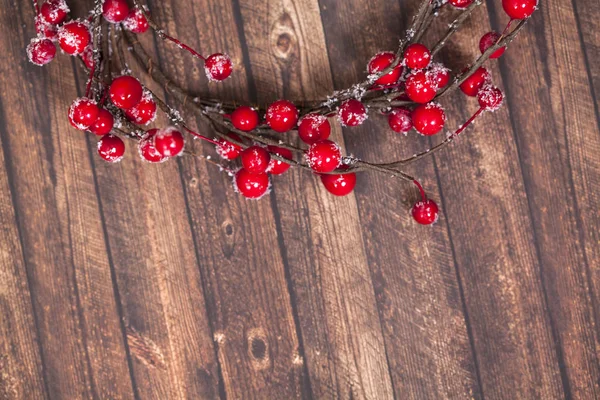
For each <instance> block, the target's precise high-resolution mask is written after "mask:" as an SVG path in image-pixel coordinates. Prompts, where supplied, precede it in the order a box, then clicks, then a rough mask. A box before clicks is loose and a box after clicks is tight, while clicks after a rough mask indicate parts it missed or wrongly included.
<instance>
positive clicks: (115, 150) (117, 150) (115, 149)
mask: <svg viewBox="0 0 600 400" xmlns="http://www.w3.org/2000/svg"><path fill="white" fill-rule="evenodd" d="M98 155H100V157H102V159H103V160H105V161H108V162H110V163H115V162H118V161H121V160H122V159H123V155H125V143H123V140H121V138H119V137H118V136H115V135H111V134H108V135H104V136H102V137H101V138H100V140H99V141H98Z"/></svg>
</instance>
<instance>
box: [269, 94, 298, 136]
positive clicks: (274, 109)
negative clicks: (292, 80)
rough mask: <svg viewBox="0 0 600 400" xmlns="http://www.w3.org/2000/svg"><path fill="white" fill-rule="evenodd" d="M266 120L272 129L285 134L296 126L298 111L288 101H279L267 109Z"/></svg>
mask: <svg viewBox="0 0 600 400" xmlns="http://www.w3.org/2000/svg"><path fill="white" fill-rule="evenodd" d="M266 119H267V124H268V125H269V126H270V127H271V129H273V130H274V131H275V132H279V133H284V132H287V131H289V130H290V129H292V128H293V127H294V126H296V123H297V122H298V109H297V108H296V106H295V105H294V104H293V103H291V102H289V101H287V100H277V101H276V102H274V103H272V104H271V105H270V106H269V108H267V115H266Z"/></svg>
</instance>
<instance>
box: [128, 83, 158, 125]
mask: <svg viewBox="0 0 600 400" xmlns="http://www.w3.org/2000/svg"><path fill="white" fill-rule="evenodd" d="M125 115H126V116H127V118H129V119H130V120H131V121H132V122H134V123H136V124H138V125H148V124H149V123H151V122H152V121H154V119H155V118H156V103H155V102H154V99H153V98H152V94H151V93H150V92H147V91H146V92H144V94H143V95H142V100H140V102H139V103H137V104H136V105H135V106H133V107H131V108H129V109H127V110H125Z"/></svg>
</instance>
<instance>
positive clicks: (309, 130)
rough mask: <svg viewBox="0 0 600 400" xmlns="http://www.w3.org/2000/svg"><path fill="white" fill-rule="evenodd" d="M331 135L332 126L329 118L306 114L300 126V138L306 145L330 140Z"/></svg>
mask: <svg viewBox="0 0 600 400" xmlns="http://www.w3.org/2000/svg"><path fill="white" fill-rule="evenodd" d="M330 134H331V124H330V123H329V120H328V119H327V117H326V116H324V115H321V114H316V113H311V114H306V115H305V116H304V117H302V119H301V120H300V123H299V124H298V136H300V139H302V141H303V142H304V143H306V144H313V143H314V142H316V141H317V140H322V139H328V138H329V135H330Z"/></svg>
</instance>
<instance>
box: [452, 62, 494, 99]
mask: <svg viewBox="0 0 600 400" xmlns="http://www.w3.org/2000/svg"><path fill="white" fill-rule="evenodd" d="M491 80H492V76H491V75H490V73H489V72H488V70H487V69H485V68H483V67H479V68H478V69H477V70H475V72H473V74H471V75H470V76H469V77H468V78H467V79H466V80H465V81H464V82H463V83H461V84H460V90H462V92H463V93H464V94H466V95H467V96H471V97H475V96H477V93H478V92H479V89H481V88H482V87H483V85H485V84H486V83H489V82H490V81H491Z"/></svg>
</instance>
